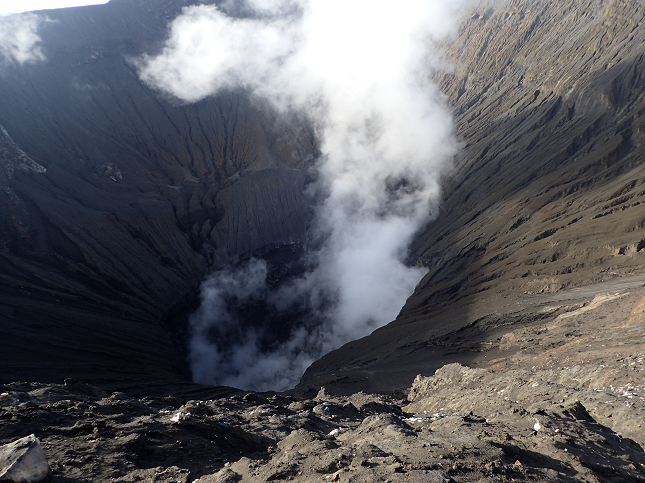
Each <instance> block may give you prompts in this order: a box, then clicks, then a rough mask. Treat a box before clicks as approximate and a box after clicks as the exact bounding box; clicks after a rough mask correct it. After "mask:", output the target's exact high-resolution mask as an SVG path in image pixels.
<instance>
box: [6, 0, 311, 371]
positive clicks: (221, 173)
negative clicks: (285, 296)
mask: <svg viewBox="0 0 645 483" xmlns="http://www.w3.org/2000/svg"><path fill="white" fill-rule="evenodd" d="M183 4H188V2H163V1H146V2H143V1H142V2H131V1H121V2H119V1H112V2H110V3H109V4H107V5H102V6H96V7H87V8H77V9H66V10H60V11H49V12H46V15H47V16H48V17H49V18H50V19H51V20H52V21H51V22H44V23H43V24H42V25H41V28H40V33H41V36H42V50H43V53H44V55H45V57H46V61H44V62H39V63H35V64H25V65H22V66H21V65H4V66H3V67H2V68H3V71H2V74H1V75H0V91H1V92H2V95H1V96H0V125H2V126H4V128H3V131H2V133H1V134H0V155H1V160H2V169H1V170H0V187H1V189H2V192H1V194H0V204H1V208H2V213H3V215H2V217H1V218H2V219H1V221H0V307H2V310H1V311H0V319H1V323H0V338H1V339H2V340H3V341H6V342H7V343H9V345H10V349H8V350H3V351H2V353H1V355H0V364H1V365H2V367H3V370H2V375H1V376H0V377H1V378H2V380H3V381H11V380H16V379H23V380H24V379H28V380H41V381H43V380H62V378H63V377H69V376H73V377H77V378H80V379H91V380H93V381H95V382H98V381H97V380H96V379H95V378H96V377H97V375H99V374H100V376H98V377H99V378H100V379H102V380H103V381H104V382H105V383H106V384H107V383H108V381H109V380H113V381H117V380H119V379H123V378H126V379H127V378H130V379H137V378H139V377H145V378H147V377H148V376H145V375H146V374H151V373H154V374H157V375H156V376H153V377H160V378H165V377H169V376H171V374H172V373H173V372H177V371H180V370H182V369H181V368H182V365H183V361H182V357H181V356H180V355H179V354H178V353H177V351H175V350H174V349H173V347H172V342H171V340H170V337H169V335H168V334H167V333H166V332H165V331H164V330H163V329H162V328H161V327H160V323H161V321H162V320H166V319H167V314H169V313H175V312H177V309H176V306H177V304H181V303H183V301H185V300H186V295H187V294H189V293H193V294H196V293H197V285H198V283H199V282H200V281H201V280H202V279H203V278H204V277H205V276H206V274H208V272H209V271H210V270H212V269H215V268H217V267H220V266H221V265H223V264H225V263H227V262H230V261H234V260H236V259H238V258H244V257H249V256H254V255H255V256H265V257H270V256H271V255H272V253H274V252H278V253H279V256H278V258H277V259H279V260H282V261H285V262H289V261H290V260H293V259H296V258H298V257H299V256H300V254H301V252H302V249H303V246H304V244H305V237H306V218H307V213H306V212H305V208H304V207H305V203H303V202H302V190H303V186H304V176H303V175H302V174H301V173H300V171H298V167H299V165H300V164H301V163H303V162H305V160H306V161H307V162H308V161H309V160H310V159H311V158H312V157H313V154H314V153H315V149H316V148H315V145H314V142H313V138H312V136H311V134H310V129H309V128H308V127H307V124H306V123H303V122H302V121H301V120H300V121H298V122H297V123H296V122H294V120H293V119H283V120H280V119H276V117H277V116H275V115H273V114H271V113H270V112H268V110H267V108H266V106H261V105H259V104H258V103H255V104H254V103H252V102H251V101H250V100H249V99H248V96H246V95H245V93H243V92H226V93H222V94H221V95H218V96H216V97H210V98H207V99H205V100H203V101H201V102H199V103H196V104H193V105H180V104H179V103H178V102H176V101H175V100H173V99H167V98H164V96H162V95H160V94H159V93H157V92H154V91H151V90H150V89H148V88H147V87H146V86H145V85H143V84H142V83H141V82H140V81H139V79H138V76H137V73H136V68H135V65H134V63H133V59H134V58H136V56H138V55H140V54H142V53H143V52H154V51H155V49H158V48H159V47H160V46H161V43H162V41H163V40H164V36H165V35H166V34H165V27H166V23H167V22H168V21H169V20H170V19H172V18H174V17H175V16H176V15H177V14H178V13H180V9H181V6H182V5H183ZM43 15H44V14H43ZM173 308H174V309H173ZM171 309H172V310H171ZM169 311H171V312H169ZM166 323H169V322H168V321H167V320H166ZM25 352H29V354H30V356H29V361H25V358H24V356H23V354H25ZM173 354H174V355H173ZM134 374H138V375H136V376H133V375H134Z"/></svg>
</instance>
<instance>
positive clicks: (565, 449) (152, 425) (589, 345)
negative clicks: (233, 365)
mask: <svg viewBox="0 0 645 483" xmlns="http://www.w3.org/2000/svg"><path fill="white" fill-rule="evenodd" d="M637 281H638V280H637V279H636V278H632V279H630V280H626V281H625V280H623V281H620V280H619V281H614V282H613V283H611V284H610V285H601V286H598V287H600V288H607V287H611V288H620V287H621V286H622V287H623V289H622V290H617V291H614V292H608V293H601V294H595V295H593V293H591V292H593V290H591V289H590V288H589V289H587V291H591V292H590V293H586V292H585V293H584V294H582V293H577V292H575V293H569V296H568V297H567V296H566V295H565V294H560V295H558V300H559V301H558V300H555V299H554V300H551V299H549V300H546V299H544V300H542V304H541V305H537V306H535V307H533V313H534V315H535V314H536V313H542V314H543V317H542V318H541V319H535V317H534V318H533V319H530V322H529V323H524V324H521V323H518V322H517V321H516V323H515V324H511V325H509V326H506V327H505V328H504V331H502V332H503V333H502V332H500V333H499V334H498V336H497V337H494V338H491V339H490V340H488V341H485V342H483V343H481V344H480V347H479V349H478V350H479V356H478V358H477V360H476V361H475V362H474V363H472V364H471V366H472V367H470V368H469V367H466V366H464V365H461V364H458V363H450V364H446V365H444V366H443V367H441V368H440V369H439V370H437V371H436V373H435V374H434V375H431V376H430V377H424V376H419V377H417V378H416V380H414V382H413V383H412V385H411V387H408V389H407V390H405V391H400V392H395V393H394V394H388V395H386V394H367V393H364V392H355V393H354V394H351V395H345V396H338V395H333V394H332V392H333V391H334V385H331V386H330V387H329V388H327V389H321V390H318V391H316V390H314V391H311V390H310V391H308V390H307V388H304V387H301V388H299V390H297V391H293V392H291V393H284V394H256V393H246V392H239V391H233V390H232V391H230V392H228V394H227V395H225V396H223V397H219V398H215V399H207V398H202V399H203V400H199V399H194V398H190V397H187V396H182V397H177V396H164V395H162V394H161V393H159V392H157V395H155V396H147V397H143V398H140V397H132V396H129V395H126V394H124V393H118V392H117V393H111V394H110V393H107V392H104V391H102V390H101V389H99V388H97V387H94V386H91V385H87V384H84V383H80V382H75V381H72V380H67V381H66V382H65V383H64V384H39V383H12V384H6V385H4V386H2V387H1V388H0V392H1V393H2V394H1V395H0V407H1V408H0V443H9V442H11V441H15V440H16V439H18V438H21V437H24V436H27V435H29V434H31V433H34V434H36V436H38V437H39V438H41V441H42V445H43V447H44V450H45V453H46V455H47V457H48V461H49V465H50V468H51V473H50V478H51V481H52V482H81V481H124V482H134V481H150V482H152V481H157V482H194V481H196V480H197V481H199V482H200V483H207V482H234V481H282V480H294V481H347V482H349V481H361V482H362V481H379V482H380V481H390V482H397V481H419V482H422V481H423V482H447V481H454V482H470V481H499V482H510V481H563V482H567V481H571V482H573V481H589V482H604V481H616V482H626V481H635V482H637V481H645V453H644V451H643V445H645V428H644V427H643V426H645V399H644V396H645V378H644V377H643V376H644V375H645V374H644V371H645V347H643V343H642V341H643V336H644V335H645V334H644V332H645V324H643V321H644V320H645V298H644V295H645V288H643V286H642V284H641V283H636V282H637ZM625 286H630V288H628V289H626V288H624V287H625ZM598 287H596V290H595V291H597V289H598ZM576 294H577V295H576ZM576 296H577V297H583V296H584V297H587V299H586V301H578V302H576V301H575V300H574V299H575V297H576ZM548 297H552V298H553V297H555V295H549V296H548ZM564 299H568V300H569V302H568V303H569V305H566V304H565V301H564ZM547 302H548V303H551V305H548V304H547ZM545 304H546V305H545ZM520 318H521V317H520ZM452 341H453V345H452V349H453V350H454V352H455V353H456V354H458V353H459V348H460V347H461V349H464V350H465V349H467V348H469V347H470V350H474V349H473V347H472V339H470V340H469V339H468V338H465V339H464V340H460V339H459V338H458V337H453V338H452ZM443 356H445V354H444V355H442V357H443ZM337 387H338V388H341V389H342V390H343V391H346V390H347V385H339V386H337ZM359 389H360V384H359V383H356V391H359Z"/></svg>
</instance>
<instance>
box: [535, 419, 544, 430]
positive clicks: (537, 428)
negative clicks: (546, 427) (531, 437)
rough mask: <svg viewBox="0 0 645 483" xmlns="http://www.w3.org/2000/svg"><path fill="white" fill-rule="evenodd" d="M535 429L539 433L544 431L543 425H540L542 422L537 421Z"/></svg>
mask: <svg viewBox="0 0 645 483" xmlns="http://www.w3.org/2000/svg"><path fill="white" fill-rule="evenodd" d="M533 429H534V430H535V431H539V430H540V429H542V425H541V424H540V422H539V421H536V422H535V424H534V425H533Z"/></svg>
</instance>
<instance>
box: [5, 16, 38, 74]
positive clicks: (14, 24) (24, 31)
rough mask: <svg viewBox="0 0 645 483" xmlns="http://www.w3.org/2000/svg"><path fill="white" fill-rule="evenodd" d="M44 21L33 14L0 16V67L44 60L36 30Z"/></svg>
mask: <svg viewBox="0 0 645 483" xmlns="http://www.w3.org/2000/svg"><path fill="white" fill-rule="evenodd" d="M45 20H46V19H44V18H42V17H40V16H38V15H36V14H33V13H23V14H20V15H9V16H6V17H3V16H0V65H2V64H7V63H18V64H29V63H35V62H39V61H42V60H45V56H44V55H43V53H42V50H41V49H40V45H39V44H40V42H41V38H40V35H38V29H39V27H40V25H41V23H42V22H43V21H45Z"/></svg>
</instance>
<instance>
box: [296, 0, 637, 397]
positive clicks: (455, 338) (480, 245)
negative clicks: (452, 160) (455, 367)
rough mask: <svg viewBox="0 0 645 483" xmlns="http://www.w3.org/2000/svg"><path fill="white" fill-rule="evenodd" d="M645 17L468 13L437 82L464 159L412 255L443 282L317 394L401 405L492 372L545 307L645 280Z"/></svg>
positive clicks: (339, 365) (572, 6)
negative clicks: (462, 368) (434, 384)
mask: <svg viewBox="0 0 645 483" xmlns="http://www.w3.org/2000/svg"><path fill="white" fill-rule="evenodd" d="M644 13H645V10H644V9H643V6H642V4H641V2H638V1H596V0H592V1H585V2H583V3H580V2H572V1H566V2H549V1H544V0H530V1H523V0H522V1H509V2H490V3H489V4H484V5H480V6H478V7H477V8H475V9H474V10H472V11H471V12H470V14H469V15H468V17H467V18H466V19H465V21H464V22H463V24H462V26H461V29H460V32H459V35H458V37H457V38H455V39H453V40H452V41H451V42H450V43H449V44H447V46H446V47H447V59H448V60H449V61H450V62H451V63H452V65H453V66H454V69H450V70H448V71H447V72H438V73H436V74H435V80H436V81H437V82H438V83H439V84H440V86H441V88H442V90H443V91H444V92H445V93H446V95H447V96H448V99H449V102H450V104H451V105H452V107H453V110H454V114H455V120H456V125H457V128H458V133H459V136H460V138H461V140H462V143H463V149H462V151H461V154H460V155H459V158H458V159H457V161H456V164H455V168H454V170H453V172H452V173H451V175H450V176H449V177H448V179H446V182H445V187H444V201H443V204H442V208H441V212H440V214H439V216H438V217H437V219H436V220H434V221H433V222H432V223H430V224H429V225H428V226H427V228H426V229H424V230H423V232H422V233H420V234H419V235H418V237H417V239H416V241H415V242H414V245H413V247H412V250H413V260H416V261H418V262H419V263H421V264H423V265H424V266H426V267H428V270H429V272H428V274H427V275H426V276H425V278H424V279H423V280H422V282H421V283H420V284H419V285H418V287H417V289H416V290H415V293H414V294H413V295H412V296H411V297H410V299H409V300H408V302H407V304H406V305H405V307H404V308H403V309H402V311H401V313H400V315H399V317H398V318H397V320H396V321H395V322H393V323H392V324H390V325H389V326H387V327H385V328H383V329H381V330H378V331H376V332H375V333H374V334H373V335H372V336H370V337H367V338H365V339H362V340H361V341H357V342H354V343H351V344H348V345H347V346H345V347H344V348H343V349H341V350H339V351H336V352H335V353H332V354H330V355H329V356H327V357H326V358H323V360H321V361H319V362H318V363H316V364H315V365H314V366H313V367H312V368H310V370H309V371H308V373H307V374H306V375H305V378H304V381H305V383H307V382H313V381H317V382H318V383H325V382H330V381H332V380H339V379H341V380H342V378H343V377H346V378H347V380H348V381H350V380H351V381H356V380H362V381H367V382H366V383H365V384H366V385H367V386H369V387H372V388H376V389H388V388H392V387H393V386H396V384H397V381H399V380H400V379H401V377H403V378H404V379H405V378H410V380H411V378H412V377H414V374H415V373H416V372H424V371H425V372H428V373H432V371H433V370H434V369H436V368H437V367H439V366H441V365H442V364H441V363H442V361H445V362H448V361H450V360H458V361H461V362H474V361H476V360H479V359H483V358H484V352H483V349H482V345H481V344H482V343H484V342H485V341H497V337H498V336H501V335H503V333H504V332H503V327H508V326H514V325H517V324H527V323H530V322H532V321H533V322H534V321H535V320H539V319H542V318H544V317H546V315H545V313H540V310H542V309H544V306H540V307H539V308H538V306H539V305H540V304H539V303H538V302H537V300H543V301H544V303H545V304H546V300H547V297H549V296H551V297H555V299H557V298H558V297H560V300H561V301H562V300H566V299H568V298H575V297H569V295H566V294H569V293H570V292H569V291H570V290H571V289H572V288H575V287H581V286H586V285H588V284H592V283H596V282H602V281H605V282H610V281H612V280H614V281H618V280H619V279H621V277H626V276H628V275H630V274H632V273H638V272H639V271H640V270H641V269H642V268H643V267H644V266H645V254H644V253H645V252H644V251H643V248H645V231H644V230H643V227H644V226H645V215H644V214H643V209H642V203H644V202H645V184H644V183H645V168H644V166H645V164H644V162H643V161H644V159H645V147H644V145H643V134H644V133H645V117H644V114H645V94H644V92H645V90H644V89H643V88H644V87H645V55H644V54H645V49H644V48H643V40H645V39H644V35H645V30H644V29H643V15H644ZM605 290H612V288H611V286H605ZM549 294H550V295H549ZM559 294H560V295H559ZM540 297H542V299H540ZM553 303H554V302H553V300H552V304H553ZM559 303H563V302H559ZM532 304H535V306H534V308H533V309H530V310H528V311H527V312H525V313H520V312H521V310H520V309H522V308H526V307H531V306H532ZM547 312H548V310H547ZM468 339H470V343H469V344H466V345H469V348H464V344H465V343H464V341H467V340H468ZM460 341H461V342H460ZM459 344H461V348H460V349H456V348H453V349H450V346H451V345H454V346H455V347H456V346H459ZM491 344H492V342H491ZM425 372H424V373H425ZM329 373H333V374H335V376H330V375H329ZM375 373H377V374H378V377H376V376H375ZM323 374H324V375H323ZM407 382H408V381H407V380H406V383H407Z"/></svg>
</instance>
